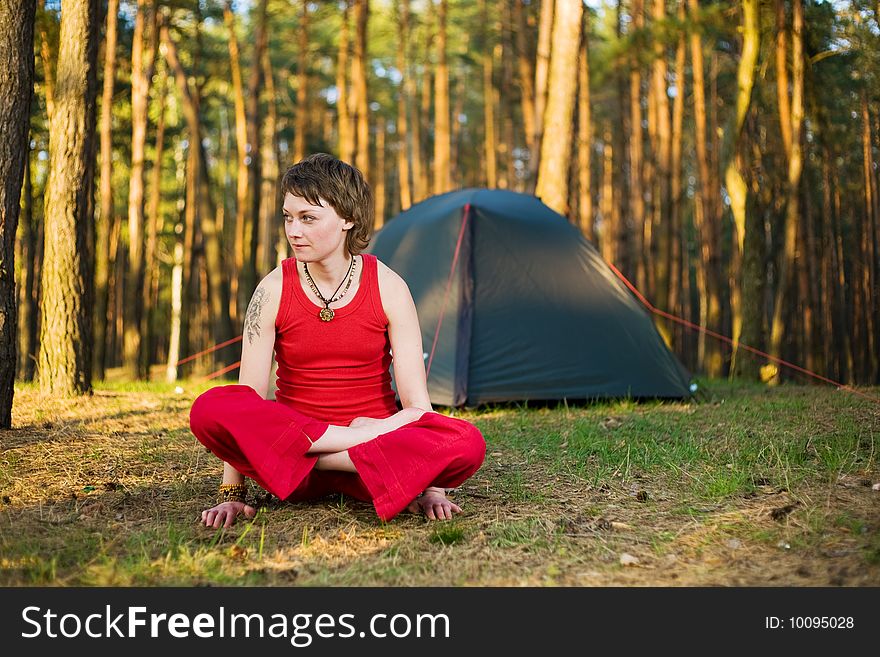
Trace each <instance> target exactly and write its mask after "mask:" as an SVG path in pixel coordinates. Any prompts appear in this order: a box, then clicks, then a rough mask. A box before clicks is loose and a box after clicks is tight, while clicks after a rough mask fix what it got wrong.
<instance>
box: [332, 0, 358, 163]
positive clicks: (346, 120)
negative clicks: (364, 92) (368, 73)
mask: <svg viewBox="0 0 880 657" xmlns="http://www.w3.org/2000/svg"><path fill="white" fill-rule="evenodd" d="M349 12H350V4H349V0H344V6H343V11H342V27H341V29H340V30H339V52H338V53H337V56H336V93H337V97H336V114H337V121H338V124H339V125H338V127H337V132H338V134H339V159H341V160H342V161H343V162H348V163H353V162H354V128H353V126H352V123H351V115H350V114H349V111H348V104H349V103H350V102H351V99H350V98H349V93H348V48H349Z"/></svg>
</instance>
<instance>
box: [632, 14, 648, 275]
mask: <svg viewBox="0 0 880 657" xmlns="http://www.w3.org/2000/svg"><path fill="white" fill-rule="evenodd" d="M643 8H644V4H643V0H632V28H631V29H632V30H634V31H636V32H638V31H639V30H641V29H642V28H643V27H644V24H645V18H644V15H643ZM640 67H641V64H640V62H639V58H638V56H637V53H633V55H632V58H631V60H630V70H629V172H630V186H629V192H630V193H629V207H630V212H631V217H632V233H631V236H632V246H631V253H632V257H633V259H634V261H635V271H636V285H637V287H638V288H639V289H640V290H645V291H647V288H646V280H647V279H646V272H645V253H644V245H645V230H646V225H645V223H646V220H647V216H646V213H645V190H644V180H643V173H644V171H643V161H644V153H643V141H642V140H643V139H644V137H643V134H642V73H641V70H640Z"/></svg>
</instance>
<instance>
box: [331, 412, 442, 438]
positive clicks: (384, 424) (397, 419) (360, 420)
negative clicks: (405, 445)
mask: <svg viewBox="0 0 880 657" xmlns="http://www.w3.org/2000/svg"><path fill="white" fill-rule="evenodd" d="M427 412H428V411H426V410H424V409H421V408H404V409H403V410H402V411H397V413H395V414H394V415H390V416H389V417H386V418H385V419H384V420H380V419H378V418H373V417H356V418H355V419H353V420H352V421H351V423H350V424H349V425H348V426H349V427H351V428H357V427H371V428H373V429H374V430H375V431H377V433H376V435H377V436H381V435H382V434H383V433H388V432H390V431H394V430H395V429H399V428H400V427H402V426H405V425H407V424H410V423H411V422H415V421H416V420H418V419H419V418H421V417H422V416H423V415H424V414H425V413H427Z"/></svg>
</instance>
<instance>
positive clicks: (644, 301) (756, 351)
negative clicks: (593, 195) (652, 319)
mask: <svg viewBox="0 0 880 657" xmlns="http://www.w3.org/2000/svg"><path fill="white" fill-rule="evenodd" d="M607 264H608V266H609V267H611V271H613V272H614V273H615V274H616V275H617V277H618V278H619V279H620V280H621V281H623V283H624V285H626V286H627V287H628V288H629V289H630V291H631V292H632V293H633V294H635V295H636V297H637V298H638V300H639V301H641V302H642V304H644V306H645V307H646V308H647V309H648V310H650V311H651V312H652V313H655V314H657V315H660V316H661V317H665V318H666V319H670V320H672V321H673V322H678V323H679V324H683V325H684V326H687V327H688V328H691V329H695V330H697V331H700V332H701V333H705V334H707V335H711V336H712V337H713V338H717V339H719V340H722V341H723V342H727V343H728V344H731V345H733V346H734V347H741V348H743V349H745V350H746V351H750V352H752V353H753V354H757V355H759V356H761V357H763V358H766V359H767V360H770V361H773V362H774V363H778V364H780V365H783V366H785V367H788V368H790V369H793V370H796V371H798V372H801V373H802V374H806V375H807V376H811V377H813V378H815V379H819V380H820V381H824V382H825V383H830V384H831V385H834V386H837V387H838V388H840V389H841V390H846V391H847V392H851V393H853V394H856V395H859V396H861V397H864V398H865V399H869V400H871V401H873V402H877V403H880V399H878V398H876V397H874V396H872V395H869V394H867V393H864V392H862V391H861V390H856V389H855V388H852V387H850V386H848V385H846V384H844V383H840V382H839V381H834V380H833V379H829V378H827V377H824V376H822V375H821V374H816V373H815V372H811V371H810V370H807V369H804V368H803V367H800V366H799V365H795V364H794V363H789V362H788V361H785V360H782V359H781V358H777V357H776V356H771V355H770V354H768V353H766V352H763V351H761V350H760V349H755V348H754V347H750V346H749V345H747V344H743V343H742V342H736V341H734V340H732V339H731V338H729V337H727V336H726V335H721V334H720V333H716V332H715V331H712V330H710V329H707V328H705V327H703V326H699V325H698V324H694V323H693V322H689V321H688V320H686V319H683V318H681V317H676V316H675V315H670V314H669V313H668V312H666V311H663V310H660V309H659V308H655V307H654V306H653V305H652V304H651V302H650V301H648V300H647V299H646V298H645V297H644V295H643V294H642V293H641V292H639V291H638V289H636V286H635V285H633V284H632V283H631V282H630V281H629V279H627V277H626V276H624V275H623V274H622V273H620V271H619V270H618V269H617V267H615V266H614V265H612V264H611V263H610V262H609V263H607Z"/></svg>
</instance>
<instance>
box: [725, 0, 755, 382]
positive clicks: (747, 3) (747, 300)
mask: <svg viewBox="0 0 880 657" xmlns="http://www.w3.org/2000/svg"><path fill="white" fill-rule="evenodd" d="M760 38H761V35H760V21H759V5H758V0H743V44H742V54H741V55H740V60H739V65H738V67H737V89H738V91H737V97H736V114H735V116H734V120H733V125H732V127H731V128H730V129H729V130H728V131H727V132H728V139H729V140H730V142H729V147H728V148H727V149H726V152H727V158H728V161H727V166H726V170H725V182H726V186H727V193H728V195H729V197H730V209H731V212H732V214H733V223H734V243H733V245H732V249H731V253H732V256H731V268H730V280H731V283H730V291H731V295H730V306H731V325H732V328H733V331H732V332H733V342H734V347H733V354H732V356H731V366H730V374H731V376H743V377H745V378H749V379H756V378H757V375H758V368H757V361H756V360H755V359H754V358H751V357H749V356H745V357H744V358H741V359H740V360H742V363H741V366H740V363H739V362H738V359H737V356H741V354H739V353H738V346H737V345H738V343H739V341H740V339H743V336H742V327H743V324H744V323H745V321H746V319H745V316H746V315H749V318H748V323H749V330H750V333H751V334H750V335H748V336H747V339H744V342H745V343H746V344H748V345H750V346H752V343H753V342H758V341H760V335H755V334H754V333H753V332H754V331H755V330H758V331H760V327H761V325H762V324H763V321H762V317H763V313H762V312H761V309H762V304H761V296H750V295H753V294H761V293H762V292H761V287H760V286H759V285H757V282H756V281H754V280H750V281H749V284H748V285H746V284H745V277H746V276H748V277H749V278H750V279H752V278H760V277H761V276H762V272H761V269H760V262H761V259H760V258H757V257H749V258H748V261H749V266H750V267H758V269H752V270H750V271H749V272H748V273H746V272H745V271H744V262H745V260H746V254H745V243H746V234H747V232H746V231H747V230H748V227H747V225H746V224H747V222H748V215H749V209H750V207H749V197H748V186H747V184H746V180H745V178H744V174H745V172H746V170H747V167H748V163H747V162H746V159H745V153H746V152H747V148H746V147H745V145H744V144H743V141H744V139H743V132H744V130H743V128H744V126H745V122H746V115H747V114H748V112H749V107H750V106H751V102H752V88H753V87H754V84H755V72H756V66H757V63H758V52H759V50H760ZM751 209H752V211H753V214H754V207H752V208H751ZM752 229H753V230H759V231H760V232H761V237H762V238H763V232H764V231H763V227H762V226H753V227H752ZM761 243H763V239H762V240H761ZM749 245H750V246H752V247H755V246H757V245H758V242H757V241H756V242H752V241H751V240H750V241H749ZM762 250H763V249H762ZM746 290H748V293H749V294H748V295H747V294H746ZM737 370H739V371H737Z"/></svg>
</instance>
